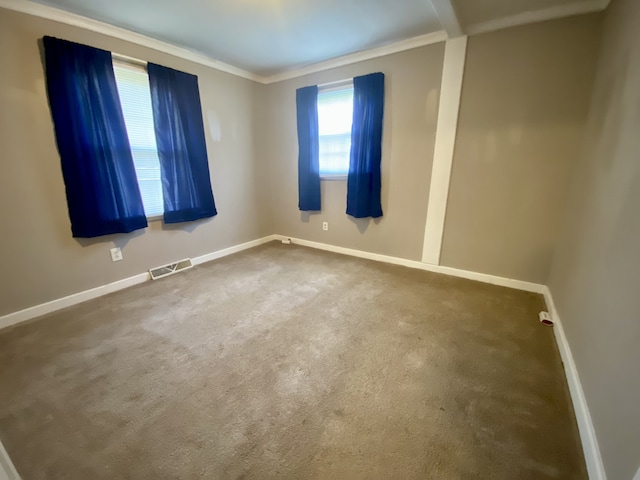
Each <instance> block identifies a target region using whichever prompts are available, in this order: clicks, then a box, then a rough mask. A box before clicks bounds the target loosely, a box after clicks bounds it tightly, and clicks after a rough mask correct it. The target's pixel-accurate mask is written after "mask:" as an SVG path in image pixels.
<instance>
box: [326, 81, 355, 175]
mask: <svg viewBox="0 0 640 480" xmlns="http://www.w3.org/2000/svg"><path fill="white" fill-rule="evenodd" d="M347 88H350V89H351V91H352V102H353V78H348V79H345V80H338V81H336V82H330V83H325V84H322V85H318V101H317V106H318V109H319V108H320V101H319V98H320V95H321V94H322V93H327V92H335V91H338V90H346V89H347ZM351 112H352V115H353V105H352V109H351ZM351 131H353V125H352V126H351V130H350V133H351ZM319 141H320V119H319V118H318V142H319ZM349 151H351V141H349ZM319 163H320V154H319V153H318V164H319ZM318 167H319V165H318ZM318 170H319V174H320V181H324V180H327V181H345V180H347V177H348V176H349V165H348V164H347V171H346V172H345V173H322V171H320V168H318Z"/></svg>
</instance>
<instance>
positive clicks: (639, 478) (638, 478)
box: [633, 467, 640, 480]
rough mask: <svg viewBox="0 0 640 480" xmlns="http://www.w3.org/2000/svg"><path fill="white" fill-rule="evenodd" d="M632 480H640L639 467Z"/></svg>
mask: <svg viewBox="0 0 640 480" xmlns="http://www.w3.org/2000/svg"><path fill="white" fill-rule="evenodd" d="M633 480H640V467H638V471H637V472H636V474H635V475H634V477H633Z"/></svg>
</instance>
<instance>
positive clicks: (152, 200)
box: [113, 60, 164, 217]
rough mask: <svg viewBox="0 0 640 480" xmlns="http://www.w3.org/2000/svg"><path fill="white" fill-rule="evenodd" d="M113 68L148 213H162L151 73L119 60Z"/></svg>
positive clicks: (151, 214) (146, 212)
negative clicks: (152, 106) (152, 107)
mask: <svg viewBox="0 0 640 480" xmlns="http://www.w3.org/2000/svg"><path fill="white" fill-rule="evenodd" d="M113 70H114V72H115V74H116V83H117V84H118V94H119V95H120V103H121V105H122V113H123V114H124V123H125V124H126V126H127V133H128V135H129V143H130V144H131V153H132V155H133V163H134V164H135V168H136V175H137V177H138V185H139V186H140V194H141V195H142V203H143V204H144V211H145V214H146V215H147V217H153V216H156V215H162V214H163V213H164V201H163V198H162V181H161V178H160V161H159V160H158V149H157V147H156V134H155V131H154V127H153V111H152V109H151V92H150V90H149V76H148V75H147V71H146V69H145V68H144V67H141V66H137V65H131V64H129V63H125V62H119V61H115V60H114V62H113Z"/></svg>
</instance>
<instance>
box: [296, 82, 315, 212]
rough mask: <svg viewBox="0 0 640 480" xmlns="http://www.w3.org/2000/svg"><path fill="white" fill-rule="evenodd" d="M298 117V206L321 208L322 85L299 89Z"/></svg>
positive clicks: (301, 207) (308, 208) (297, 97)
mask: <svg viewBox="0 0 640 480" xmlns="http://www.w3.org/2000/svg"><path fill="white" fill-rule="evenodd" d="M296 111H297V117H298V208H300V210H304V211H317V210H320V157H319V155H320V154H319V145H318V87H317V86H311V87H304V88H299V89H298V90H296Z"/></svg>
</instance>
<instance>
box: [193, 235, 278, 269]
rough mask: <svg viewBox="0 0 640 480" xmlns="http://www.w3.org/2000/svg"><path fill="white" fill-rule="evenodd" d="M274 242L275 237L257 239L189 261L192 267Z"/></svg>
mask: <svg viewBox="0 0 640 480" xmlns="http://www.w3.org/2000/svg"><path fill="white" fill-rule="evenodd" d="M274 240H277V238H276V236H275V235H268V236H266V237H262V238H258V239H257V240H251V241H250V242H246V243H241V244H240V245H234V246H233V247H229V248H225V249H222V250H218V251H217V252H213V253H207V254H205V255H200V256H199V257H195V258H192V259H191V261H192V262H193V264H194V265H200V264H202V263H206V262H210V261H212V260H217V259H218V258H222V257H226V256H227V255H232V254H234V253H238V252H241V251H243V250H247V249H248V248H253V247H257V246H258V245H262V244H263V243H268V242H273V241H274Z"/></svg>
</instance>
